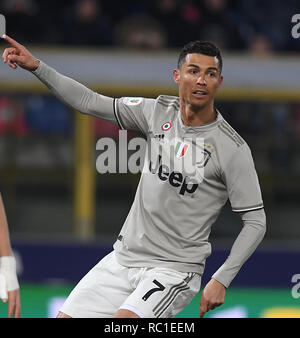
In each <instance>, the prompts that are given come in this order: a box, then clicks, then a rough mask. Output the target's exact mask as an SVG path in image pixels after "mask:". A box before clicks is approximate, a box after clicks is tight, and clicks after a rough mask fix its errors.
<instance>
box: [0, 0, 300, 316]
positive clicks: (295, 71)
mask: <svg viewBox="0 0 300 338" xmlns="http://www.w3.org/2000/svg"><path fill="white" fill-rule="evenodd" d="M0 13H1V14H4V15H5V17H6V20H7V34H8V35H10V36H11V37H13V38H15V39H16V40H17V41H19V42H20V43H23V44H24V45H25V46H27V47H28V48H29V50H30V51H32V52H33V54H34V55H36V56H37V57H38V58H40V59H41V60H43V61H45V62H46V63H48V64H49V65H51V66H53V67H54V68H56V69H57V70H58V71H60V72H62V73H63V74H65V75H68V76H71V77H72V78H74V79H76V80H78V81H80V82H82V83H84V84H86V85H87V86H88V87H90V88H93V89H95V90H97V91H99V92H101V93H103V94H106V95H109V96H114V97H121V96H146V97H156V96H157V95H159V94H162V93H164V94H170V95H176V94H177V91H176V86H175V84H173V82H172V78H171V72H172V70H173V68H175V67H176V61H177V55H178V52H179V49H180V48H181V47H182V45H183V44H184V43H186V42H188V41H190V40H194V39H204V40H211V41H213V42H215V43H216V44H217V45H218V46H219V47H220V48H221V49H222V51H223V54H224V77H225V80H224V85H223V88H222V89H221V90H220V92H219V95H218V99H217V102H216V106H217V108H218V109H219V110H220V111H221V112H222V114H223V116H224V117H225V118H226V119H227V120H228V121H229V122H230V123H231V124H232V125H233V127H234V128H236V129H237V130H238V132H239V133H240V134H241V135H242V136H243V138H244V139H245V140H246V141H247V142H248V144H249V145H250V147H251V149H252V153H253V157H254V160H255V164H256V168H257V171H258V175H259V179H260V182H261V187H262V192H263V197H264V201H265V207H266V213H267V221H268V223H267V225H268V230H267V234H266V237H265V240H264V242H263V243H262V244H261V245H260V247H259V249H258V250H257V252H256V253H255V254H254V255H253V256H252V257H251V258H250V259H249V261H248V262H247V263H246V264H245V266H244V267H243V269H242V270H241V272H240V273H239V275H238V276H237V277H236V279H235V280H234V281H233V283H232V286H231V287H230V288H229V290H228V291H227V297H226V303H225V304H224V305H223V306H222V307H220V308H218V309H216V310H215V311H213V312H211V313H210V314H209V315H208V316H219V317H226V316H229V317H285V316H290V317H293V316H295V317H297V316H298V317H300V298H297V297H295V295H296V296H297V295H300V286H299V287H298V288H297V284H295V280H294V282H292V277H293V276H294V275H297V274H300V264H299V262H300V226H299V220H300V208H299V205H300V81H299V79H300V67H299V57H300V39H294V38H293V37H292V34H291V30H292V27H293V25H295V24H293V23H292V22H291V19H292V16H293V15H294V14H296V13H300V5H299V1H297V0H286V1H280V0H274V1H270V0H260V1H258V0H251V1H250V0H237V1H230V0H202V1H200V0H199V1H192V0H158V1H142V0H139V1H137V0H136V1H116V0H110V1H106V0H102V1H95V0H78V1H75V0H67V1H63V2H62V1H58V0H52V1H45V0H44V1H38V0H1V2H0ZM5 47H6V45H5V44H4V43H3V42H1V50H2V51H3V50H4V48H5ZM104 136H110V137H113V138H115V139H116V140H117V138H118V128H116V127H114V126H111V125H109V124H107V123H103V122H101V121H100V120H96V119H94V118H92V117H84V116H82V115H80V114H79V113H77V112H73V111H71V110H70V109H69V108H68V107H67V106H65V105H64V104H62V103H60V102H59V101H57V100H56V99H55V98H54V97H53V96H52V95H51V94H50V93H49V92H48V90H47V89H46V88H45V87H44V86H43V85H41V84H40V83H39V82H38V81H37V79H36V78H35V77H34V76H32V75H31V74H29V73H27V72H25V71H23V70H20V69H18V70H16V71H13V70H12V69H10V68H8V67H7V65H5V64H1V65H0V189H1V193H2V195H3V199H4V203H5V208H6V212H7V216H8V221H9V227H10V232H11V241H12V245H13V249H14V252H15V255H16V257H17V261H18V273H19V280H20V284H21V298H22V314H23V317H52V316H54V315H55V314H56V311H57V307H58V305H59V304H60V303H61V302H62V301H63V299H64V298H65V297H66V296H67V295H68V293H69V292H70V290H71V289H72V287H73V286H74V285H75V283H77V282H78V281H79V279H80V278H81V277H82V276H83V275H84V274H85V273H86V272H87V271H88V270H89V269H90V268H91V267H92V266H93V265H94V264H95V263H96V262H98V260H99V259H101V258H102V257H103V256H104V255H105V254H106V253H108V252H109V251H110V250H111V249H112V244H113V242H114V240H115V238H116V236H117V234H118V232H119V230H120V228H121V226H122V224H123V221H124V220H125V217H126V215H127V213H128V211H129V208H130V206H131V203H132V201H133V198H134V194H135V189H136V186H137V183H138V179H139V174H136V175H134V174H103V175H100V174H99V173H97V171H96V158H97V156H98V155H99V152H98V151H96V142H97V140H98V139H99V138H101V137H104ZM131 136H134V134H131ZM240 228H241V222H240V220H239V218H238V216H237V215H235V214H233V213H232V212H231V210H230V207H229V205H226V207H225V208H224V210H223V212H222V214H221V216H220V217H219V220H218V221H217V223H216V224H215V226H214V227H213V230H212V234H211V242H212V246H213V254H212V256H211V257H210V258H209V259H208V260H207V264H206V271H205V274H204V276H203V285H205V283H206V282H207V281H208V280H209V278H210V276H211V274H212V273H213V272H214V271H215V270H216V269H217V268H218V267H219V266H220V264H222V262H223V261H224V259H225V258H226V256H227V255H228V253H229V249H230V247H231V245H232V243H233V240H234V238H235V237H236V235H237V234H238V232H239V231H240ZM299 279H300V276H299ZM296 282H297V280H296ZM293 287H294V291H295V292H294V293H293V294H292V288H293ZM298 289H299V291H298V293H297V290H298ZM293 295H294V297H293ZM199 299H200V297H199V295H198V296H197V297H196V298H195V299H194V301H193V302H192V303H191V304H190V306H189V307H188V308H187V309H186V310H184V311H183V312H182V313H181V314H180V315H179V317H197V316H198V315H199ZM5 315H6V306H5V305H3V304H2V303H1V305H0V316H1V317H3V316H5Z"/></svg>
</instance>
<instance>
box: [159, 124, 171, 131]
mask: <svg viewBox="0 0 300 338" xmlns="http://www.w3.org/2000/svg"><path fill="white" fill-rule="evenodd" d="M171 128H172V123H171V122H165V123H164V124H163V125H162V126H161V130H163V131H168V130H170V129H171Z"/></svg>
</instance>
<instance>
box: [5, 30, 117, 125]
mask: <svg viewBox="0 0 300 338" xmlns="http://www.w3.org/2000/svg"><path fill="white" fill-rule="evenodd" d="M3 39H5V40H6V41H7V42H8V43H9V44H10V45H11V47H10V48H6V49H5V51H4V53H3V56H2V57H3V61H4V62H5V63H7V64H8V65H9V66H10V67H11V68H13V69H16V68H17V66H20V67H21V68H23V69H25V70H28V71H30V72H32V73H33V74H34V75H35V76H36V77H37V78H38V79H39V80H40V81H41V82H43V83H44V84H45V85H46V86H47V87H48V88H49V89H50V90H51V92H52V93H53V94H54V95H55V96H56V97H57V98H58V99H60V100H61V101H63V102H64V103H66V104H68V105H69V106H71V107H72V108H73V109H75V110H78V111H80V112H82V113H86V114H89V115H93V116H96V117H99V118H101V119H103V120H105V121H108V122H111V123H114V124H117V121H116V117H115V114H114V99H113V98H111V97H107V96H104V95H101V94H98V93H96V92H94V91H92V90H90V89H89V88H87V87H85V86H84V85H82V84H80V83H79V82H77V81H75V80H73V79H71V78H69V77H67V76H64V75H62V74H60V73H58V72H57V71H56V70H55V69H53V68H51V67H49V66H48V65H46V64H45V63H43V62H42V61H40V60H38V59H36V58H35V57H34V56H33V55H32V54H31V53H30V52H29V51H28V50H27V49H26V48H25V47H24V46H23V45H21V44H19V43H18V42H16V41H15V40H14V39H12V38H10V37H9V36H7V35H5V36H3Z"/></svg>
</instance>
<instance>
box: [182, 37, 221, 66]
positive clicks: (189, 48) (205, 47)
mask: <svg viewBox="0 0 300 338" xmlns="http://www.w3.org/2000/svg"><path fill="white" fill-rule="evenodd" d="M193 53H198V54H203V55H207V56H215V57H217V59H218V60H219V67H220V73H221V72H222V68H223V61H222V55H221V51H220V49H219V48H218V47H217V46H216V45H214V44H213V43H211V42H208V41H191V42H189V43H187V44H186V45H185V46H184V47H183V48H182V50H181V52H180V54H179V58H178V64H177V67H178V69H179V68H180V67H181V66H182V64H183V63H184V61H185V58H186V56H187V55H188V54H193Z"/></svg>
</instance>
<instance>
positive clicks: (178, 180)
mask: <svg viewBox="0 0 300 338" xmlns="http://www.w3.org/2000/svg"><path fill="white" fill-rule="evenodd" d="M161 159H162V157H161V155H159V156H158V162H157V163H156V166H155V168H153V165H152V162H151V161H150V162H149V171H150V173H151V174H153V175H155V174H157V175H158V178H159V179H160V180H161V181H168V182H169V184H171V186H173V187H175V188H179V194H180V195H183V196H184V194H185V193H188V194H193V193H194V192H195V191H196V190H197V188H198V186H199V184H198V183H197V181H196V180H194V179H192V178H191V177H189V176H186V177H184V176H183V175H182V173H180V172H179V171H172V172H170V171H169V168H168V166H166V165H164V164H161Z"/></svg>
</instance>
